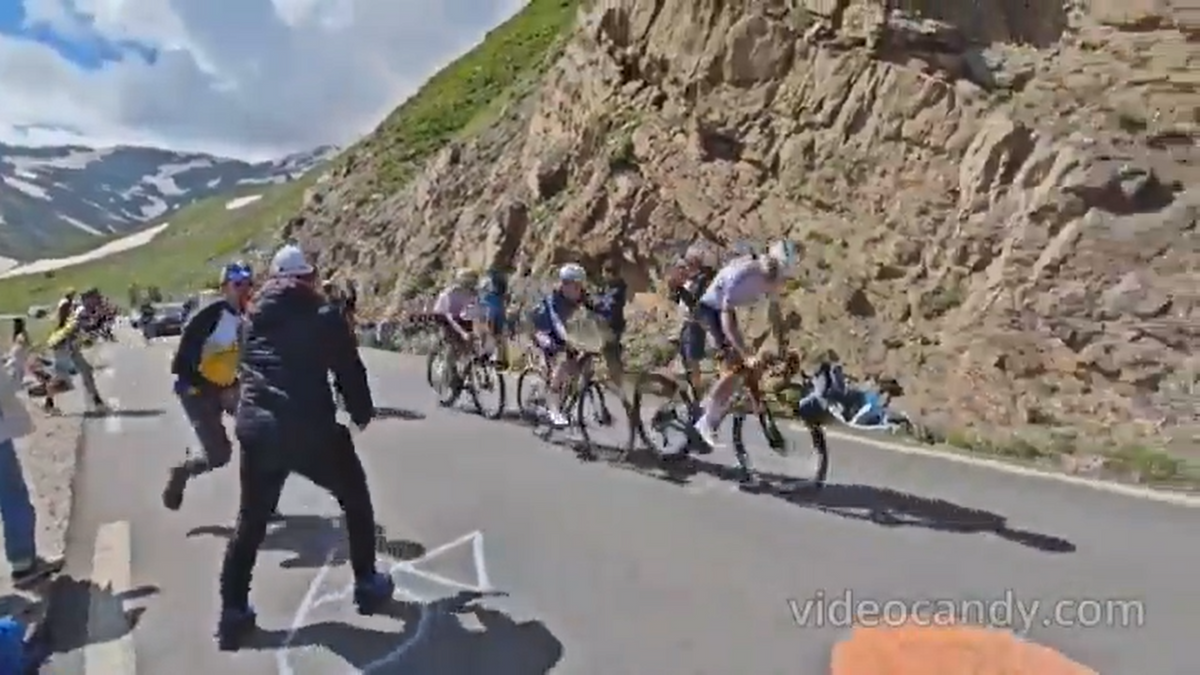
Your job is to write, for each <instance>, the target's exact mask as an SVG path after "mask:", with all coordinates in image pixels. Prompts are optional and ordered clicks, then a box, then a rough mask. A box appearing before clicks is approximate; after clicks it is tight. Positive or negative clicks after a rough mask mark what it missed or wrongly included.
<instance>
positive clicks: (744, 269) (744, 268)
mask: <svg viewBox="0 0 1200 675" xmlns="http://www.w3.org/2000/svg"><path fill="white" fill-rule="evenodd" d="M798 257H799V253H798V252H797V249H796V245H795V244H794V243H792V242H790V241H778V242H775V243H774V244H772V245H771V247H770V249H769V250H768V252H767V254H766V255H765V256H744V257H741V258H737V259H735V260H733V261H731V262H729V263H728V264H726V265H725V266H724V267H722V268H721V271H719V272H717V276H716V277H715V278H714V279H713V280H712V282H711V283H710V284H709V285H708V288H707V289H706V290H705V291H704V294H703V295H701V296H700V299H699V302H697V303H696V318H697V319H698V320H699V322H700V324H701V325H702V326H704V330H705V332H707V333H708V337H709V338H710V339H711V340H712V341H713V344H714V345H715V346H716V348H717V352H718V355H719V357H720V358H721V359H722V360H725V361H729V362H731V363H734V364H737V363H741V364H743V365H745V366H748V367H753V366H754V357H753V355H751V354H750V352H749V349H748V348H747V347H746V342H745V339H744V338H743V337H742V331H741V329H740V328H739V327H738V322H737V315H736V313H735V311H736V309H737V308H738V307H745V306H748V305H752V304H755V303H757V302H758V301H760V300H763V299H766V300H767V301H768V302H769V314H770V320H771V329H772V331H773V332H774V333H775V336H776V339H777V340H778V342H779V349H780V350H781V351H782V350H784V349H786V336H785V335H784V331H783V320H782V315H781V313H780V310H779V292H780V290H782V288H783V283H784V282H785V281H786V280H787V278H788V276H789V275H790V274H791V273H792V272H793V270H794V269H795V267H796V262H797V259H798ZM738 384H739V382H738V376H737V374H736V372H733V371H725V372H723V373H722V375H721V376H720V378H719V379H718V380H717V381H716V382H715V383H713V385H712V387H711V388H710V389H709V391H708V394H707V395H706V396H705V397H704V400H703V401H702V402H701V404H700V406H701V413H700V417H699V419H697V420H696V423H695V430H696V434H697V435H698V436H699V438H700V440H702V441H704V444H705V446H707V449H708V450H709V451H711V450H712V448H714V447H716V445H717V441H716V436H717V429H718V427H719V426H720V424H721V420H722V419H723V418H724V416H725V413H726V409H727V407H728V405H729V399H730V398H731V397H732V396H733V394H734V392H735V390H736V388H737V386H738ZM686 452H687V448H686V447H685V448H684V450H683V452H682V453H681V454H686Z"/></svg>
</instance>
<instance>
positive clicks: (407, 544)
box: [187, 514, 425, 569]
mask: <svg viewBox="0 0 1200 675" xmlns="http://www.w3.org/2000/svg"><path fill="white" fill-rule="evenodd" d="M204 535H207V536H213V537H223V538H225V539H229V538H230V537H232V536H233V528H232V527H230V526H228V525H202V526H200V527H195V528H192V529H191V530H189V531H188V533H187V536H188V537H198V536H204ZM348 541H349V540H348V539H347V537H346V532H345V526H344V523H343V521H342V517H341V516H314V515H308V514H305V515H294V516H289V515H286V514H285V515H284V516H283V519H282V520H281V521H279V523H278V524H276V525H273V526H272V527H271V529H268V530H267V538H266V539H264V540H263V545H262V548H261V550H263V551H280V552H284V553H291V554H292V557H291V558H288V559H287V560H284V561H283V562H282V563H280V567H282V568H284V569H296V568H317V567H321V566H323V565H325V564H326V563H331V564H334V565H338V564H341V563H344V562H346V561H347V558H348V555H349V545H348ZM330 551H334V554H333V557H332V558H330ZM375 551H376V552H378V553H384V554H386V555H388V556H390V557H391V558H393V559H395V560H413V559H416V558H420V557H421V556H423V555H425V547H424V546H423V545H422V544H419V543H417V542H415V541H408V540H406V539H397V540H390V539H388V538H387V532H386V531H385V530H384V528H383V526H382V525H379V524H376V525H375Z"/></svg>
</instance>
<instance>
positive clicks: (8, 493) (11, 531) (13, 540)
mask: <svg viewBox="0 0 1200 675" xmlns="http://www.w3.org/2000/svg"><path fill="white" fill-rule="evenodd" d="M18 389H19V384H18V383H17V382H15V381H14V379H13V378H12V377H10V376H9V372H8V369H4V371H0V520H2V521H3V527H4V555H5V557H6V558H8V564H9V567H11V569H12V579H13V584H14V585H16V586H18V587H20V586H24V585H27V584H30V583H32V582H34V581H36V580H37V579H40V578H42V577H44V576H46V575H48V574H54V573H56V572H58V571H59V570H61V569H62V567H63V561H62V559H61V558H60V559H54V560H49V559H46V558H42V557H41V556H39V555H38V553H37V543H36V541H35V533H36V532H37V513H36V511H34V508H33V502H32V501H31V500H30V498H29V486H28V485H27V484H26V482H25V472H24V469H23V468H22V467H21V458H20V457H19V456H17V447H16V443H14V441H15V440H16V439H18V438H22V437H24V436H28V435H29V434H30V433H31V432H32V431H33V420H32V419H31V418H30V416H29V412H28V411H26V410H25V406H24V405H23V404H22V403H21V399H20V398H18V397H17V391H18Z"/></svg>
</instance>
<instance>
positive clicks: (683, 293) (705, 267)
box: [668, 244, 717, 395]
mask: <svg viewBox="0 0 1200 675" xmlns="http://www.w3.org/2000/svg"><path fill="white" fill-rule="evenodd" d="M715 258H716V256H714V255H713V253H712V251H711V250H710V249H709V248H708V247H707V246H704V245H703V244H693V245H692V246H690V247H688V250H687V252H686V253H684V255H683V258H682V259H680V260H679V261H678V262H677V263H676V264H675V268H674V270H672V273H671V279H670V281H669V282H668V287H669V288H670V291H671V300H672V301H673V302H675V303H676V304H677V305H679V309H680V314H681V315H682V317H683V322H682V324H681V325H680V327H679V358H680V360H682V361H683V366H684V368H685V369H686V370H687V378H688V382H689V383H690V384H691V385H692V393H693V395H696V394H698V393H699V392H700V362H701V361H703V360H704V356H705V348H704V347H705V344H704V343H705V340H706V339H707V338H706V336H705V333H704V326H701V325H700V322H699V321H698V320H697V319H696V304H697V303H698V302H699V300H700V296H701V294H703V293H704V291H705V289H707V288H708V285H709V284H710V283H711V282H712V280H713V277H715V276H716V274H717V271H716V259H715Z"/></svg>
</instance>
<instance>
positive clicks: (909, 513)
mask: <svg viewBox="0 0 1200 675" xmlns="http://www.w3.org/2000/svg"><path fill="white" fill-rule="evenodd" d="M609 463H610V464H613V465H615V466H622V465H623V466H625V467H628V468H630V469H632V470H634V471H637V472H638V473H641V474H643V475H647V476H651V477H653V478H655V479H657V480H660V481H663V482H665V483H668V484H670V485H676V486H683V485H687V484H688V483H689V482H690V480H691V478H692V477H693V476H695V475H697V474H705V475H708V476H712V477H714V478H717V479H719V480H721V481H724V482H728V483H735V484H736V483H740V482H741V473H740V471H739V470H738V469H737V468H736V467H733V466H730V465H726V464H718V463H715V462H709V461H706V460H703V459H700V458H699V457H695V456H693V457H691V458H689V459H688V460H686V461H683V462H664V461H662V459H661V458H660V457H658V456H657V455H655V454H654V453H652V452H636V453H631V454H630V455H629V456H628V457H627V458H626V460H625V461H624V462H623V463H617V462H609ZM759 476H760V477H761V478H762V482H761V483H760V484H759V485H757V486H754V487H742V488H741V489H742V491H743V492H745V493H747V494H757V495H765V496H769V497H774V498H776V499H781V500H783V501H786V502H788V503H790V504H793V505H795V506H798V507H800V508H806V509H815V510H818V511H821V512H822V513H829V514H831V515H835V516H838V517H840V518H847V519H850V520H860V521H866V522H870V523H874V524H876V525H880V526H883V527H903V526H909V527H923V528H927V529H930V530H937V531H940V532H954V533H958V534H978V533H989V534H995V535H997V536H999V537H1000V538H1002V539H1005V540H1006V541H1011V542H1014V543H1017V544H1021V545H1023V546H1028V547H1029V548H1033V549H1037V550H1039V551H1044V552H1046V553H1073V552H1075V545H1074V544H1072V543H1071V542H1069V541H1067V540H1066V539H1061V538H1059V537H1055V536H1052V535H1048V534H1041V533H1038V532H1029V531H1025V530H1017V529H1013V528H1011V527H1009V525H1008V519H1007V518H1005V517H1004V516H1002V515H999V514H996V513H992V512H991V511H986V510H983V509H976V508H973V507H970V506H963V505H961V504H955V503H954V502H951V501H948V500H945V499H938V498H933V497H922V496H920V495H914V494H911V493H908V492H901V491H900V490H894V489H892V488H886V487H875V486H872V485H854V484H841V485H840V484H836V483H829V484H826V485H825V487H824V488H822V489H820V490H815V489H797V488H796V487H795V484H796V481H797V480H798V479H797V478H796V477H794V476H785V475H782V474H775V473H766V472H763V473H760V474H759Z"/></svg>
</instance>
